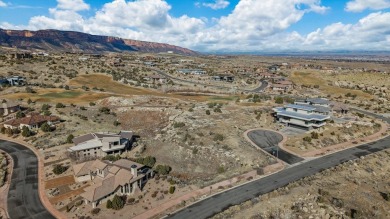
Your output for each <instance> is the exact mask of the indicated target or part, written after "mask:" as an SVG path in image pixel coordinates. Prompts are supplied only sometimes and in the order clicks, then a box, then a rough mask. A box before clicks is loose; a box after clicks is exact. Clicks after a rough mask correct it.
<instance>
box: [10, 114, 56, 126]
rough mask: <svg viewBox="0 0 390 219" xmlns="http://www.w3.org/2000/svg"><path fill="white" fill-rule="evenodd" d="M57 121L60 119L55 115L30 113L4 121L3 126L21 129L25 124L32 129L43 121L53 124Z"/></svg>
mask: <svg viewBox="0 0 390 219" xmlns="http://www.w3.org/2000/svg"><path fill="white" fill-rule="evenodd" d="M59 121H60V119H59V118H58V117H57V116H43V115H40V114H38V113H30V114H28V115H26V117H23V118H19V119H11V120H9V121H6V122H5V123H4V127H5V128H11V129H22V128H23V126H26V127H27V128H29V129H30V130H34V129H38V128H40V127H41V125H42V124H44V123H47V124H49V125H54V124H56V123H58V122H59Z"/></svg>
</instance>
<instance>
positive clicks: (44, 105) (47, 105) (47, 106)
mask: <svg viewBox="0 0 390 219" xmlns="http://www.w3.org/2000/svg"><path fill="white" fill-rule="evenodd" d="M49 109H50V105H49V104H43V105H42V107H41V110H42V111H45V110H49Z"/></svg>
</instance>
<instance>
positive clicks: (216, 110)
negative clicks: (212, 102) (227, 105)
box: [214, 108, 222, 113]
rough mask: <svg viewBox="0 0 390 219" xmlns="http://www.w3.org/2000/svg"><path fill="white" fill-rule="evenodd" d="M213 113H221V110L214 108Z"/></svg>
mask: <svg viewBox="0 0 390 219" xmlns="http://www.w3.org/2000/svg"><path fill="white" fill-rule="evenodd" d="M214 112H215V113H222V110H221V109H220V108H215V109H214Z"/></svg>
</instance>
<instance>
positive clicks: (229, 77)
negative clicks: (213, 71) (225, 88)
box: [211, 75, 234, 82]
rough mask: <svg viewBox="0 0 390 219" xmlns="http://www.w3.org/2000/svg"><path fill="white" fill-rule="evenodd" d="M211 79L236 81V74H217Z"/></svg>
mask: <svg viewBox="0 0 390 219" xmlns="http://www.w3.org/2000/svg"><path fill="white" fill-rule="evenodd" d="M211 79H212V80H214V81H226V82H233V81H234V76H231V75H217V76H212V77H211Z"/></svg>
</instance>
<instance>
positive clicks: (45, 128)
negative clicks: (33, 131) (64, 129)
mask: <svg viewBox="0 0 390 219" xmlns="http://www.w3.org/2000/svg"><path fill="white" fill-rule="evenodd" d="M41 130H42V131H43V132H51V127H50V125H49V124H47V122H45V123H43V125H42V126H41Z"/></svg>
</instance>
